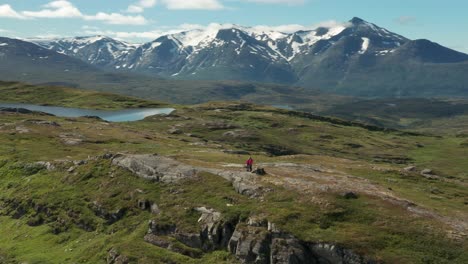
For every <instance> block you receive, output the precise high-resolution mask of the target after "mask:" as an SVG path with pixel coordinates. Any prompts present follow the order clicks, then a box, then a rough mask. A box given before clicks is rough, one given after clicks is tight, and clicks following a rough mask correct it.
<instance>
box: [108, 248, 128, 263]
mask: <svg viewBox="0 0 468 264" xmlns="http://www.w3.org/2000/svg"><path fill="white" fill-rule="evenodd" d="M127 263H130V260H129V258H128V257H127V256H124V255H121V254H120V253H119V252H118V251H117V250H116V249H115V248H112V249H111V250H109V252H108V254H107V264H127Z"/></svg>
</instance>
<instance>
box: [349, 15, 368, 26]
mask: <svg viewBox="0 0 468 264" xmlns="http://www.w3.org/2000/svg"><path fill="white" fill-rule="evenodd" d="M349 22H351V23H352V24H353V25H358V24H362V23H366V21H365V20H364V19H362V18H359V17H353V19H351V20H350V21H349Z"/></svg>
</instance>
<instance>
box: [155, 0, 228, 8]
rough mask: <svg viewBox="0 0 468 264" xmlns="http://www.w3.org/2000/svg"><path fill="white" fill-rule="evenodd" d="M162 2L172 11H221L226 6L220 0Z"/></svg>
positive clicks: (172, 0) (169, 0) (168, 0)
mask: <svg viewBox="0 0 468 264" xmlns="http://www.w3.org/2000/svg"><path fill="white" fill-rule="evenodd" d="M161 2H162V3H163V4H164V5H165V6H166V7H167V9H172V10H184V9H185V10H219V9H224V8H225V7H224V5H223V4H222V3H221V2H220V1H218V0H190V1H188V0H161Z"/></svg>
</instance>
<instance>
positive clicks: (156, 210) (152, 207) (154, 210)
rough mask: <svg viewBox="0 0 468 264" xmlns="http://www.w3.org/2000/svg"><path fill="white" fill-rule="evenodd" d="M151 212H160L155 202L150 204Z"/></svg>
mask: <svg viewBox="0 0 468 264" xmlns="http://www.w3.org/2000/svg"><path fill="white" fill-rule="evenodd" d="M150 211H151V213H152V214H160V213H161V210H160V209H159V206H158V205H157V204H155V203H153V204H152V205H151V209H150Z"/></svg>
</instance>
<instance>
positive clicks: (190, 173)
mask: <svg viewBox="0 0 468 264" xmlns="http://www.w3.org/2000/svg"><path fill="white" fill-rule="evenodd" d="M112 163H113V164H114V165H117V166H119V167H121V168H124V169H127V170H129V171H131V172H133V173H134V174H136V175H138V176H139V177H142V178H145V179H149V180H154V181H158V182H165V183H171V182H177V181H180V180H182V179H190V178H195V177H196V176H197V173H198V170H197V169H196V168H194V167H192V166H189V165H185V164H183V163H180V162H178V161H176V160H173V159H170V158H166V157H162V156H158V155H148V154H145V155H117V156H116V157H114V158H113V160H112Z"/></svg>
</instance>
